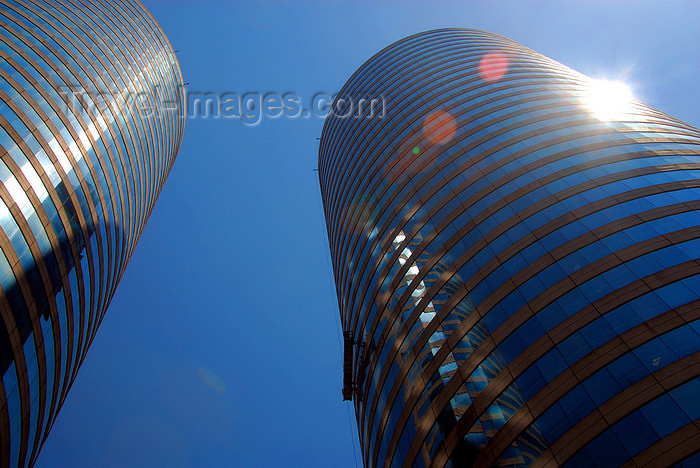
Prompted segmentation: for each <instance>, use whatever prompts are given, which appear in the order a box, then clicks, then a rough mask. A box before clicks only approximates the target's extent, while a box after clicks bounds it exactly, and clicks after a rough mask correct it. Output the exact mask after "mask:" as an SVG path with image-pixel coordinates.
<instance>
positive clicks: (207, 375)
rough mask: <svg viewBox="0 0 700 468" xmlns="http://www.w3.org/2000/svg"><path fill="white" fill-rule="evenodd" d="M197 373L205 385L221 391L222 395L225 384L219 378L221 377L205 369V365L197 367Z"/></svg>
mask: <svg viewBox="0 0 700 468" xmlns="http://www.w3.org/2000/svg"><path fill="white" fill-rule="evenodd" d="M197 375H198V376H199V378H200V379H202V382H204V383H205V384H206V385H207V387H209V388H211V389H212V390H214V391H215V392H216V393H221V394H222V395H223V394H224V393H226V390H227V388H226V384H225V383H224V381H223V380H221V377H219V376H218V375H216V373H215V372H214V371H213V370H211V369H207V368H206V367H200V368H199V369H197Z"/></svg>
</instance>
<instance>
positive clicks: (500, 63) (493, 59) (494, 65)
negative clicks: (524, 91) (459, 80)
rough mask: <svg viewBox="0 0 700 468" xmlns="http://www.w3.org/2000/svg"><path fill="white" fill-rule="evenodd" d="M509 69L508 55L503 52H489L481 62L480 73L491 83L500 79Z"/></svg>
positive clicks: (483, 78) (482, 77)
mask: <svg viewBox="0 0 700 468" xmlns="http://www.w3.org/2000/svg"><path fill="white" fill-rule="evenodd" d="M507 71H508V57H506V56H505V55H504V54H502V53H501V52H489V53H488V54H486V55H484V56H483V57H482V58H481V61H480V62H479V75H481V79H482V80H484V81H488V82H489V83H492V82H494V81H498V80H500V79H501V78H503V75H505V74H506V72H507Z"/></svg>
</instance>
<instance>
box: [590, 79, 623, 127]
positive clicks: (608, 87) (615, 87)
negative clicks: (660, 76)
mask: <svg viewBox="0 0 700 468" xmlns="http://www.w3.org/2000/svg"><path fill="white" fill-rule="evenodd" d="M582 100H583V104H584V106H585V107H586V108H587V109H588V110H589V111H590V112H591V113H592V114H593V115H594V116H595V117H596V118H598V119H600V120H602V121H604V122H611V121H619V120H625V119H627V118H629V116H630V114H631V112H632V101H633V96H632V92H631V91H630V89H629V87H628V86H627V85H626V84H625V83H623V82H621V81H609V80H593V81H592V82H591V83H590V84H589V86H588V88H587V89H586V90H585V92H584V94H583V98H582Z"/></svg>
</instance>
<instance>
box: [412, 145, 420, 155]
mask: <svg viewBox="0 0 700 468" xmlns="http://www.w3.org/2000/svg"><path fill="white" fill-rule="evenodd" d="M418 153H420V148H419V147H417V146H416V147H415V148H413V154H418Z"/></svg>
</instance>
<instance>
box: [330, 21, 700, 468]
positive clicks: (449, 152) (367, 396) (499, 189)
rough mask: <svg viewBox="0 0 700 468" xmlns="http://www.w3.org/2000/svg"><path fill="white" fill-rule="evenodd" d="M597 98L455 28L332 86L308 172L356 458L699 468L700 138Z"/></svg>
mask: <svg viewBox="0 0 700 468" xmlns="http://www.w3.org/2000/svg"><path fill="white" fill-rule="evenodd" d="M599 88H600V83H599V82H597V81H595V80H592V79H590V78H588V77H586V76H584V75H582V74H580V73H578V72H576V71H574V70H571V69H569V68H567V67H566V66H563V65H561V64H560V63H558V62H556V61H553V60H551V59H548V58H547V57H544V56H542V55H540V54H538V53H536V52H534V51H532V50H530V49H528V48H526V47H523V46H521V45H519V44H517V43H515V42H513V41H511V40H509V39H507V38H504V37H502V36H499V35H496V34H491V33H487V32H482V31H475V30H466V29H465V30H459V29H451V30H436V31H429V32H425V33H421V34H417V35H414V36H411V37H408V38H406V39H403V40H401V41H399V42H397V43H395V44H392V45H391V46H389V47H387V48H386V49H384V50H382V51H381V52H379V53H378V54H376V55H375V56H374V57H372V58H371V59H370V60H368V61H367V62H366V63H365V64H364V65H362V67H360V69H359V70H358V71H357V72H356V73H355V74H354V75H353V76H352V77H351V78H350V80H349V81H348V82H347V83H346V84H345V86H344V87H343V89H342V90H341V92H340V93H339V97H338V98H337V99H336V106H337V109H335V110H336V113H335V115H330V117H329V118H328V119H327V121H326V123H325V126H324V129H323V133H322V136H321V144H320V154H319V175H320V183H321V192H322V197H323V205H324V210H325V215H326V222H327V228H328V236H329V240H330V248H331V256H332V262H333V268H334V274H335V280H336V286H337V293H338V300H339V304H340V314H341V318H342V325H343V330H344V332H345V336H346V352H345V358H346V366H345V369H346V372H345V385H344V387H345V388H344V395H345V397H346V398H352V399H353V400H354V404H355V412H356V417H357V421H358V426H359V427H358V428H359V435H360V443H361V446H362V451H363V458H364V463H365V466H368V467H371V466H391V467H402V466H403V467H409V466H470V465H473V466H529V465H533V466H558V465H564V464H567V463H569V464H571V466H595V465H596V464H599V465H605V466H607V465H610V466H618V465H620V464H623V463H630V466H635V465H639V466H641V465H644V464H647V463H652V462H655V461H656V462H657V463H658V462H659V461H660V460H663V463H664V464H673V463H676V462H683V463H686V464H687V465H688V466H692V465H693V463H698V462H700V460H696V459H695V458H697V457H698V456H697V455H695V453H696V451H698V449H699V448H700V444H698V442H697V441H698V440H700V429H699V428H700V420H698V418H700V399H698V398H697V395H700V380H698V376H700V366H698V364H697V363H698V359H700V334H699V332H700V322H699V321H698V320H699V319H700V295H699V293H700V276H699V275H700V261H698V259H699V258H700V213H698V209H700V179H699V178H698V176H700V157H699V156H700V131H698V129H696V128H694V127H692V126H690V125H688V124H685V123H684V122H681V121H679V120H677V119H674V118H672V117H670V116H668V115H666V114H664V113H662V112H660V111H657V110H655V109H653V108H650V107H648V106H646V105H644V104H642V103H640V102H638V101H636V100H634V99H631V98H626V97H625V96H623V95H622V94H624V93H621V92H619V90H617V91H615V92H613V93H608V94H607V95H605V94H603V95H602V97H601V94H600V93H599V91H600V90H599ZM378 95H381V96H383V97H384V105H385V109H386V113H385V115H384V116H383V117H381V118H368V117H363V118H355V117H354V116H353V115H352V113H351V112H346V110H347V107H348V106H352V105H356V104H357V103H358V102H359V101H360V100H361V99H363V98H366V97H367V96H378ZM346 114H347V115H349V117H343V116H344V115H346ZM348 347H349V349H347V348H348ZM660 457H663V458H660ZM693 457H695V458H693ZM683 460H685V461H683Z"/></svg>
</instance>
